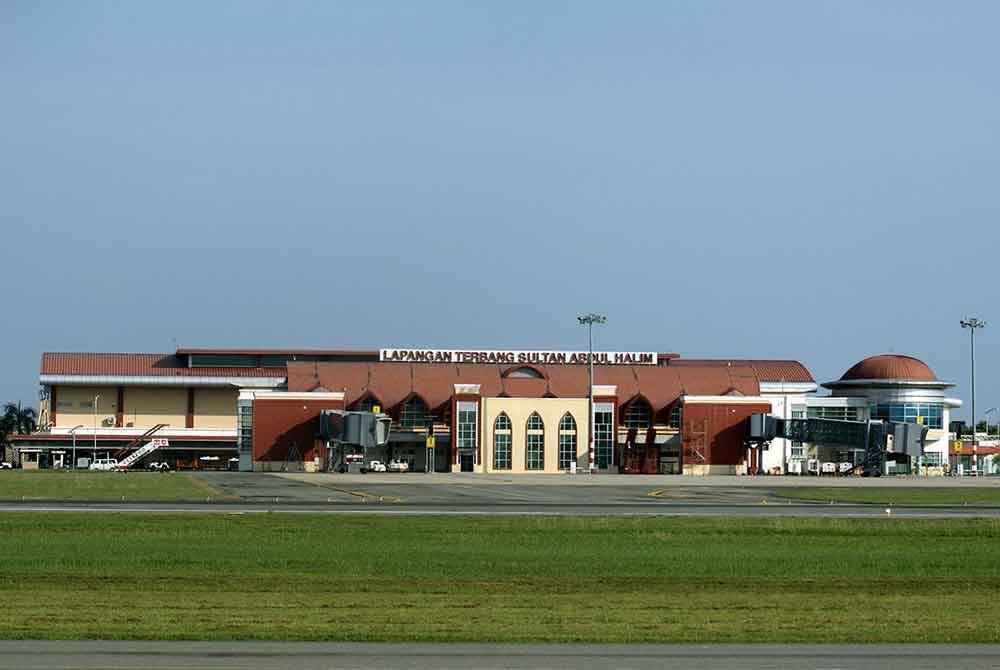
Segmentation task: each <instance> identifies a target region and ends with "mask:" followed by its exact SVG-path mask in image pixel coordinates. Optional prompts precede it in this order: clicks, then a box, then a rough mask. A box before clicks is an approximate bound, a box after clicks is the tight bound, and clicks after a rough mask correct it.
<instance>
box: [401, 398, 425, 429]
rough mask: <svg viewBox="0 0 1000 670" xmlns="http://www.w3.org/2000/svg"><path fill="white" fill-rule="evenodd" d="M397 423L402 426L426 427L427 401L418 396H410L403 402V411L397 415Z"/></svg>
mask: <svg viewBox="0 0 1000 670" xmlns="http://www.w3.org/2000/svg"><path fill="white" fill-rule="evenodd" d="M399 425H400V426H402V427H403V428H413V429H416V428H426V427H427V403H425V402H424V401H423V400H421V399H420V396H410V398H409V400H407V401H406V403H404V404H403V411H402V412H401V413H400V415H399Z"/></svg>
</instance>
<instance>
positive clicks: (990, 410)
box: [983, 407, 1000, 440]
mask: <svg viewBox="0 0 1000 670" xmlns="http://www.w3.org/2000/svg"><path fill="white" fill-rule="evenodd" d="M998 409H1000V407H990V408H989V409H988V410H986V411H985V412H983V416H989V415H990V414H993V413H994V412H996V411H997V410H998ZM986 439H987V440H989V439H990V420H989V419H986Z"/></svg>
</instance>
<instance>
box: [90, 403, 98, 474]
mask: <svg viewBox="0 0 1000 670" xmlns="http://www.w3.org/2000/svg"><path fill="white" fill-rule="evenodd" d="M100 399H101V394H100V393H98V394H97V395H95V396H94V456H93V458H91V459H90V462H91V463H93V462H94V461H96V460H97V401H98V400H100Z"/></svg>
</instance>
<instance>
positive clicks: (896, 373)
mask: <svg viewBox="0 0 1000 670" xmlns="http://www.w3.org/2000/svg"><path fill="white" fill-rule="evenodd" d="M855 379H899V380H904V381H918V382H933V381H937V375H935V374H934V371H933V370H931V369H930V368H929V367H928V366H927V364H926V363H924V362H923V361H922V360H920V359H919V358H914V357H913V356H903V355H900V354H880V355H878V356H870V357H868V358H866V359H864V360H863V361H860V362H858V363H855V364H854V365H853V366H851V369H850V370H848V371H847V372H845V373H844V374H843V376H842V377H841V378H840V381H849V380H855Z"/></svg>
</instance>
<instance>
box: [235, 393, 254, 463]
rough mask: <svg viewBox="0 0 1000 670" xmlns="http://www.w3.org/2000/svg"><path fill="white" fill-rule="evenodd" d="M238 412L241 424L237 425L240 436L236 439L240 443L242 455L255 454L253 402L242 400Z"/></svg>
mask: <svg viewBox="0 0 1000 670" xmlns="http://www.w3.org/2000/svg"><path fill="white" fill-rule="evenodd" d="M236 411H237V414H238V415H239V423H238V424H237V433H238V436H237V438H236V439H237V442H238V443H239V447H240V453H242V454H250V453H253V402H252V401H249V400H240V401H239V402H238V406H237V408H236Z"/></svg>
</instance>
